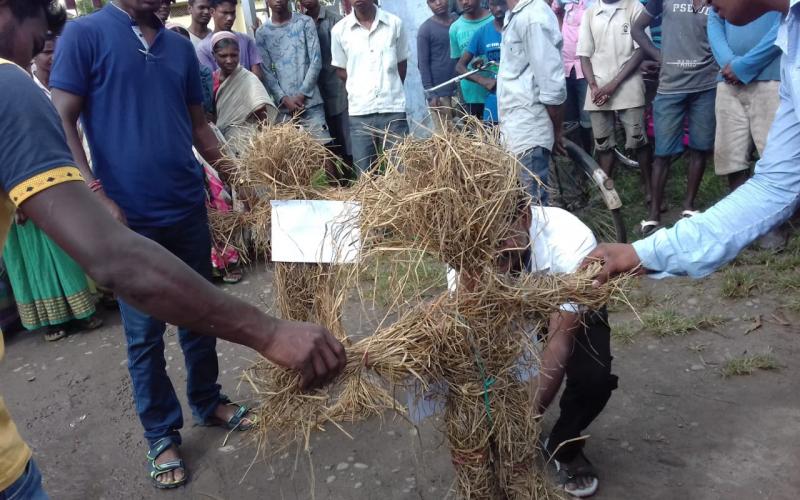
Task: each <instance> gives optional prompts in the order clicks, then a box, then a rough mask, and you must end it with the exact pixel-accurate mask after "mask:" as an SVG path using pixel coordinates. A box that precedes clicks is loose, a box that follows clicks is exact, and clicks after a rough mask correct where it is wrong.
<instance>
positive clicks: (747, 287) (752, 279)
mask: <svg viewBox="0 0 800 500" xmlns="http://www.w3.org/2000/svg"><path fill="white" fill-rule="evenodd" d="M758 281H759V276H758V272H757V271H756V270H754V269H752V268H748V269H742V268H736V267H730V268H728V269H726V270H725V271H724V272H723V273H722V287H721V288H720V294H721V295H722V296H723V297H725V298H729V299H741V298H745V297H750V296H751V295H753V292H754V291H755V290H756V289H757V288H758Z"/></svg>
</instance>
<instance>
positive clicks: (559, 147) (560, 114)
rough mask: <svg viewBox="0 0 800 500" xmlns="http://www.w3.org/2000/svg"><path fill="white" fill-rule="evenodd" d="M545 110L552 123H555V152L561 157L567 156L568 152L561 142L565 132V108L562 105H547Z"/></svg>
mask: <svg viewBox="0 0 800 500" xmlns="http://www.w3.org/2000/svg"><path fill="white" fill-rule="evenodd" d="M545 109H547V115H548V116H549V117H550V121H551V122H553V135H554V136H555V142H554V143H553V152H554V153H556V154H559V155H561V156H566V155H567V150H566V149H564V144H563V142H562V141H561V136H562V132H563V130H564V106H563V105H561V104H559V105H558V106H551V105H546V106H545Z"/></svg>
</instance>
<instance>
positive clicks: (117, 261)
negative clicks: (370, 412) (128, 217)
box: [21, 182, 277, 352]
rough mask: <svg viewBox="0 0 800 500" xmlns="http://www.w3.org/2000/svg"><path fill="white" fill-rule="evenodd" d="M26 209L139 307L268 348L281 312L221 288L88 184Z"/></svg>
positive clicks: (68, 187)
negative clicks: (115, 211) (122, 218)
mask: <svg viewBox="0 0 800 500" xmlns="http://www.w3.org/2000/svg"><path fill="white" fill-rule="evenodd" d="M21 208H22V209H23V210H24V211H25V213H26V214H27V215H28V217H29V218H30V219H31V220H32V221H33V222H34V223H35V224H36V225H37V226H39V227H40V228H41V229H42V230H43V231H44V232H45V233H46V234H47V235H48V236H50V237H51V238H52V239H53V240H54V241H55V242H56V243H57V244H58V245H59V246H60V247H61V248H63V249H64V251H65V252H66V253H67V254H69V255H70V256H72V258H73V259H75V261H77V262H78V264H79V265H80V266H81V267H82V268H83V269H84V270H85V271H86V272H87V273H88V274H89V275H90V276H91V277H92V278H94V279H95V280H96V281H97V283H98V284H99V285H101V286H104V287H108V288H110V289H111V290H114V292H115V293H117V294H118V295H119V296H120V297H121V298H122V299H124V300H125V301H126V302H128V303H130V304H131V305H132V306H134V307H136V308H137V309H141V310H142V311H146V312H147V313H148V314H150V315H152V316H154V317H157V318H159V319H161V320H163V321H166V322H169V323H173V324H176V325H181V326H183V327H186V328H189V329H192V330H193V331H195V332H197V333H199V334H203V335H213V336H215V337H219V338H222V339H226V340H229V341H231V342H236V343H238V344H242V345H245V346H248V347H251V348H253V349H256V350H258V351H259V352H265V351H266V348H265V346H264V343H265V342H268V341H269V339H270V338H271V337H272V335H265V333H267V334H270V333H272V332H273V331H274V329H275V326H276V324H277V323H276V320H275V319H274V318H269V317H267V316H265V315H264V314H261V313H260V312H259V311H258V309H256V308H255V307H254V306H252V305H249V304H246V303H244V302H242V301H240V300H237V299H235V298H233V297H231V296H229V295H227V294H225V293H223V292H221V291H220V290H218V289H217V288H215V287H214V286H213V285H212V284H211V283H209V282H208V281H206V280H204V279H203V278H202V277H200V276H199V275H198V274H197V273H195V272H194V271H192V270H191V269H190V268H189V267H188V266H187V265H186V264H184V263H183V262H182V261H181V260H180V259H178V258H177V257H175V256H174V255H172V254H171V253H169V252H167V251H166V250H165V249H164V248H162V247H161V246H160V245H158V244H156V243H154V242H152V241H150V240H148V239H146V238H143V237H140V236H139V235H137V234H136V233H134V232H133V231H131V230H129V229H128V228H126V227H125V226H123V225H121V224H119V223H118V222H117V221H115V220H114V219H113V218H112V217H111V215H110V214H109V213H108V212H107V211H106V210H104V209H103V207H102V205H101V204H100V203H99V202H98V201H97V199H96V198H95V197H94V196H92V193H91V192H90V191H89V190H88V188H87V187H86V185H85V184H83V183H78V182H67V183H63V184H59V185H56V186H53V187H51V188H49V189H46V190H45V191H43V192H41V193H39V194H37V195H34V196H33V197H31V198H30V199H28V200H27V201H25V202H24V203H23V204H22V207H21ZM86 214H92V216H91V217H86ZM133 269H135V270H136V271H135V272H131V270H133Z"/></svg>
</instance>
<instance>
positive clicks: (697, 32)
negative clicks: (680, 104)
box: [646, 0, 719, 94]
mask: <svg viewBox="0 0 800 500" xmlns="http://www.w3.org/2000/svg"><path fill="white" fill-rule="evenodd" d="M646 8H647V12H648V13H649V14H650V15H651V16H653V17H654V18H656V17H659V16H661V18H662V33H663V35H662V40H661V75H660V77H659V83H658V92H659V93H660V94H679V93H680V94H682V93H686V92H702V91H704V90H709V89H713V88H714V87H716V86H717V74H718V73H719V66H718V65H717V62H716V61H715V60H714V54H713V53H712V52H711V45H710V44H709V42H708V34H707V32H706V23H707V20H708V13H709V9H710V7H708V6H705V5H704V6H703V7H701V8H700V9H697V10H695V9H694V6H693V4H692V0H649V1H648V2H647V7H646Z"/></svg>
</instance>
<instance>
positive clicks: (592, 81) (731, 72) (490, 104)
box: [0, 0, 800, 498]
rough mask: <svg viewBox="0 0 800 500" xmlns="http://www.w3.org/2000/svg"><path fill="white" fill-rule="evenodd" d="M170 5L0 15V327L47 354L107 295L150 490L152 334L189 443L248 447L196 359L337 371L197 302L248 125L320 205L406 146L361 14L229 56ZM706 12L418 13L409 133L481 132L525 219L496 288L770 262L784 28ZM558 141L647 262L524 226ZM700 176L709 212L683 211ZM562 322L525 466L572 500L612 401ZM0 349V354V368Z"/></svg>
mask: <svg viewBox="0 0 800 500" xmlns="http://www.w3.org/2000/svg"><path fill="white" fill-rule="evenodd" d="M172 3H174V2H173V1H172V0H161V1H154V0H114V1H113V2H110V3H109V4H108V5H106V6H105V7H104V8H103V9H101V10H100V11H99V12H96V13H94V14H92V15H89V16H85V17H81V18H78V19H75V20H72V21H69V22H66V14H65V12H64V10H63V9H62V8H60V7H59V6H58V4H57V2H51V1H49V0H36V1H33V0H31V1H28V0H0V34H2V35H4V36H0V81H2V82H3V88H4V90H6V92H5V93H4V95H3V96H0V111H2V116H4V117H6V118H5V119H3V120H1V121H0V123H2V126H0V132H2V133H0V142H2V144H3V146H4V147H3V148H0V158H1V159H2V160H3V161H2V163H0V164H2V165H3V167H2V169H1V170H0V187H2V189H3V192H4V194H5V195H6V196H7V198H8V199H7V200H5V203H4V204H3V207H2V208H3V212H2V213H3V215H4V216H7V217H8V222H9V223H10V224H9V226H8V231H7V234H5V233H6V231H4V232H3V236H4V238H3V239H4V240H5V247H4V250H3V260H4V269H5V274H6V276H7V278H8V280H7V281H6V282H3V283H0V307H2V311H0V323H2V324H1V325H0V326H2V329H3V331H4V332H9V331H11V330H13V329H15V328H24V329H27V330H32V331H33V330H42V329H43V330H44V331H45V338H46V339H47V340H52V341H55V340H59V339H61V338H63V337H64V336H66V335H67V334H68V333H70V331H73V330H75V329H92V328H97V327H99V326H100V325H101V324H102V321H101V320H100V319H99V318H98V317H97V315H96V311H95V301H94V296H95V294H96V293H97V291H98V289H100V290H106V293H112V294H115V295H116V297H117V299H118V305H119V310H120V313H121V316H122V320H123V325H124V330H125V336H126V341H127V351H128V367H129V371H130V375H131V379H132V381H133V392H134V402H135V404H136V410H137V413H138V415H139V417H140V420H141V423H142V426H143V428H144V435H145V438H146V440H147V442H148V452H147V460H148V471H147V475H148V477H149V478H150V480H151V481H152V482H153V485H154V486H155V487H157V488H174V487H177V486H180V485H182V484H185V483H186V481H187V480H188V477H189V474H188V470H187V467H186V464H184V462H183V461H182V459H181V457H180V452H179V445H180V444H181V436H180V429H181V427H182V425H183V414H182V410H181V406H180V403H179V402H178V399H177V396H176V393H175V390H174V388H173V385H172V382H171V381H170V379H169V377H168V375H167V373H166V369H165V360H164V341H163V334H164V330H165V321H169V322H170V323H173V324H177V325H180V326H181V328H180V330H179V340H180V344H181V348H182V350H183V353H184V356H185V358H186V365H187V379H188V380H187V392H188V399H189V404H190V407H191V410H192V413H193V416H194V418H195V420H196V421H197V422H199V423H201V424H204V425H221V426H224V427H227V428H229V429H236V430H242V431H246V430H248V429H249V428H251V427H252V426H253V425H254V423H255V421H254V419H255V417H254V414H253V413H252V412H251V411H250V410H249V409H248V408H247V407H246V406H242V405H238V404H234V403H232V402H231V401H230V399H228V398H227V397H226V396H225V395H224V394H223V393H222V392H221V387H220V385H219V384H218V383H217V376H218V361H217V353H216V347H215V342H216V338H217V337H218V338H224V339H227V340H230V341H233V342H237V343H240V344H243V345H246V346H248V347H251V348H253V349H255V350H257V351H258V352H259V353H260V354H262V355H263V356H264V357H266V358H268V359H270V360H272V361H274V362H276V363H278V364H280V365H283V366H286V367H289V368H293V369H297V370H299V371H300V372H301V375H302V384H303V386H304V387H315V386H318V385H321V384H324V383H326V382H328V381H330V380H332V379H333V378H334V377H335V376H336V375H337V374H338V373H339V372H340V371H341V369H342V368H343V366H344V350H343V348H342V346H341V345H340V344H339V343H338V342H337V341H336V340H334V339H333V337H332V336H331V335H330V333H329V332H327V330H325V329H324V328H321V327H318V326H314V325H308V324H299V323H291V322H285V321H280V320H276V319H274V318H269V317H267V316H264V315H263V314H262V313H261V312H259V311H258V310H257V309H255V308H253V307H251V306H248V305H246V304H244V303H242V302H239V301H238V300H236V299H234V298H232V297H231V296H229V295H226V294H225V293H224V292H221V291H219V290H218V289H216V288H215V287H213V286H210V285H209V284H208V281H209V280H210V279H211V278H212V276H214V275H216V276H218V277H219V279H221V280H224V281H225V282H228V283H235V282H237V281H239V280H240V279H241V278H242V269H241V268H240V267H239V265H238V264H239V260H240V259H239V256H238V255H237V253H236V252H235V251H233V250H231V249H229V248H226V247H225V246H224V245H221V244H219V243H217V242H214V241H212V238H211V236H210V233H209V228H208V212H207V210H208V209H209V208H213V209H215V210H220V211H229V210H238V209H241V206H240V205H241V203H240V200H239V199H238V195H237V193H235V192H234V190H232V189H231V188H230V186H229V185H228V182H227V181H228V177H229V175H230V172H231V168H232V165H231V164H230V162H229V161H228V160H226V159H225V155H224V154H223V153H225V151H224V148H228V151H227V153H228V154H229V155H233V156H235V155H236V154H238V153H239V152H240V149H239V148H241V147H244V146H243V144H244V142H243V139H246V138H247V137H248V136H249V135H250V134H252V133H253V131H255V130H257V129H259V128H260V127H262V126H263V124H265V123H277V122H286V121H292V122H293V123H295V124H296V125H297V126H300V127H303V129H304V130H306V131H308V132H309V133H310V134H312V135H313V136H314V137H315V138H316V139H317V140H318V141H320V142H321V143H323V144H325V145H326V146H327V147H329V148H330V149H331V151H332V152H333V153H334V154H336V155H337V156H338V157H339V158H340V159H341V164H343V165H347V166H349V167H351V168H352V171H351V172H349V173H347V172H341V171H337V172H331V175H332V176H333V177H337V176H339V177H341V178H337V179H333V180H335V181H337V182H344V181H346V179H345V177H346V176H347V175H353V176H358V175H364V174H368V173H371V171H372V169H374V168H376V158H378V156H379V154H380V153H381V152H382V151H384V150H387V149H391V148H392V147H393V145H394V141H395V140H396V139H397V138H398V137H402V136H404V135H406V134H408V133H409V123H408V121H407V119H406V97H405V95H406V94H405V83H406V82H405V80H406V74H407V71H408V61H409V59H410V56H411V51H410V47H409V43H410V42H409V39H408V33H409V28H410V27H408V26H404V25H403V22H402V21H401V19H400V18H399V17H397V16H395V15H393V14H391V13H389V12H387V11H386V10H384V9H382V8H381V7H380V6H379V5H378V4H379V2H377V1H375V0H352V2H351V3H352V11H351V12H349V13H345V12H339V11H338V10H336V9H333V8H331V7H328V6H325V5H322V4H321V3H320V0H300V1H298V2H290V1H289V0H268V1H267V6H268V8H269V12H268V17H267V18H266V19H263V20H260V22H259V24H260V25H259V26H257V27H254V28H256V29H255V31H254V36H251V35H249V34H247V33H240V32H235V31H233V27H234V25H235V22H236V13H237V0H189V13H190V16H191V23H190V24H189V25H188V26H180V25H177V24H174V23H171V22H170V21H169V17H170V10H171V4H172ZM713 3H714V4H715V6H718V8H719V10H720V12H719V13H717V12H715V11H714V9H712V7H711V5H709V4H708V3H706V2H704V1H703V0H552V2H550V1H547V0H488V1H486V0H458V1H456V2H453V1H448V0H427V4H428V7H429V8H430V11H431V14H432V15H431V17H430V18H429V19H427V20H426V21H425V22H424V23H422V24H421V26H419V27H418V31H417V40H416V49H417V56H418V57H417V59H418V69H419V72H420V75H421V79H422V85H423V87H424V90H425V95H426V99H427V104H428V107H429V110H430V116H431V122H430V128H431V129H432V130H431V131H432V132H435V131H436V130H442V129H444V128H448V127H454V126H456V124H457V123H458V122H459V121H461V120H463V119H464V117H474V119H478V120H482V121H483V122H485V124H486V126H489V127H494V126H496V127H499V131H500V133H501V137H502V138H503V141H504V144H505V147H506V148H507V150H508V152H509V153H510V154H513V155H515V156H516V157H517V158H518V159H519V161H520V163H521V164H522V165H523V166H524V167H525V169H524V170H523V174H522V177H521V178H520V182H521V183H522V185H523V186H524V187H525V188H526V190H527V191H528V192H529V193H530V195H531V197H532V199H533V200H535V201H536V202H537V205H541V206H535V207H531V206H529V205H527V204H523V205H521V207H520V211H519V213H518V219H519V220H518V222H519V225H520V231H519V233H520V235H523V236H524V237H520V236H518V235H516V236H514V237H513V238H510V239H509V241H507V242H503V243H502V244H501V245H500V246H501V250H502V251H503V252H504V253H503V255H504V258H506V261H505V262H504V263H499V264H498V265H500V266H501V268H502V269H501V270H502V271H504V272H522V271H526V270H527V271H535V270H540V269H541V270H549V271H550V272H574V271H575V270H576V269H577V268H578V267H579V266H580V265H581V261H582V260H584V258H585V259H586V260H585V262H589V261H590V260H591V259H600V260H602V261H603V264H604V270H603V273H602V274H601V276H600V277H599V279H601V280H602V279H606V278H607V277H608V276H610V275H612V274H615V273H620V272H626V271H631V270H634V269H640V270H641V272H644V271H652V272H663V273H669V274H690V275H695V276H699V275H703V274H707V273H708V272H711V271H712V270H714V269H715V268H717V267H719V266H720V265H722V264H723V263H724V262H726V261H728V260H730V259H731V258H733V256H735V255H736V253H738V252H739V251H740V250H741V249H742V248H743V247H745V246H746V245H748V244H750V243H751V242H753V241H754V240H755V239H757V238H760V237H761V238H764V239H762V244H763V245H764V246H768V247H769V248H780V247H781V246H782V245H783V244H785V240H786V234H785V232H784V231H782V230H781V227H780V225H781V223H783V222H785V221H786V220H787V219H788V218H789V217H790V216H791V215H792V214H793V213H794V210H795V209H796V208H797V204H798V201H797V200H798V192H800V169H798V168H797V165H796V162H797V161H800V152H798V151H797V150H798V147H800V144H798V141H797V138H796V134H794V131H795V130H796V128H797V127H798V126H799V125H798V118H797V115H796V113H795V109H794V96H793V94H794V87H795V83H796V80H797V78H796V76H795V73H794V72H791V71H788V70H787V69H786V68H792V67H793V66H784V68H782V67H781V62H780V61H781V54H782V53H783V54H786V55H788V56H785V57H786V59H784V61H785V63H784V65H786V64H793V58H794V57H796V54H795V52H796V51H794V50H793V47H794V45H793V44H794V43H795V42H796V39H797V37H798V35H799V34H798V32H797V26H796V23H795V21H794V13H793V12H790V10H789V3H788V2H787V1H786V0H714V2H713ZM794 3H796V2H795V1H792V2H791V4H792V5H794ZM792 8H793V7H792ZM787 14H788V18H787V17H786V15H787ZM212 21H213V24H212ZM62 28H63V31H62ZM5 35H8V36H5ZM459 75H460V78H459ZM782 81H783V82H782ZM12 96H13V97H12ZM51 102H52V104H51ZM10 117H13V119H11V118H10ZM565 121H566V122H568V123H574V124H575V127H574V129H575V130H576V132H575V136H574V137H576V138H577V142H578V143H579V144H580V146H581V147H583V148H584V149H585V150H586V152H587V153H589V154H593V155H595V157H596V158H597V160H598V163H599V164H600V166H601V168H602V169H603V170H604V171H605V172H606V173H607V174H608V175H609V176H613V175H614V166H615V161H616V155H615V152H614V150H615V149H625V150H628V151H630V152H631V154H633V155H634V156H635V158H636V160H637V161H638V165H639V170H640V173H641V177H642V183H643V187H644V188H643V189H644V194H645V203H646V205H647V209H648V216H647V219H646V220H644V221H642V223H641V226H640V228H639V229H640V232H641V235H642V236H645V237H646V238H645V239H643V240H641V241H639V242H637V243H636V244H634V245H633V246H630V245H603V244H601V245H599V246H598V245H597V242H596V241H595V240H594V237H593V236H592V234H591V231H589V230H588V228H586V227H585V226H584V225H583V224H582V223H581V222H580V221H578V220H577V219H576V218H574V217H573V216H571V215H570V214H568V213H567V212H564V211H561V210H559V209H551V208H547V207H546V205H547V203H548V189H547V184H548V172H549V169H550V162H551V157H552V156H553V155H560V154H564V147H563V131H564V128H565V127H564V124H565ZM773 123H774V124H773ZM770 127H772V131H771V132H770ZM712 154H713V160H714V167H715V171H716V173H717V174H718V175H720V176H725V177H726V180H727V182H728V185H729V186H730V190H731V194H730V195H729V196H728V197H726V198H725V199H724V200H722V201H721V202H720V203H718V204H717V205H716V206H714V207H712V208H711V209H709V210H708V211H707V212H701V211H700V210H698V208H699V207H698V206H697V205H696V199H697V194H698V190H699V187H700V183H701V180H702V178H703V174H704V171H705V167H706V164H707V161H708V160H709V159H710V158H711V157H712ZM684 155H685V157H686V159H687V164H688V168H687V172H688V178H687V189H686V193H685V198H684V201H683V206H682V212H681V215H680V217H681V220H680V221H679V222H678V223H677V224H676V225H675V226H674V227H673V228H671V229H668V230H661V231H659V229H661V227H662V217H663V213H664V211H665V204H664V191H665V186H666V182H667V177H668V173H669V170H670V168H671V166H672V164H673V163H674V162H675V160H676V159H678V158H680V157H681V156H684ZM757 157H758V158H761V160H760V162H759V164H758V166H757V168H756V169H755V174H754V175H753V177H752V178H750V170H751V166H752V164H753V163H754V161H755V159H756V158H757ZM75 181H83V182H75ZM53 206H55V207H58V208H57V209H56V210H53V209H52V207H53ZM542 207H545V208H542ZM15 209H16V210H15ZM14 212H15V214H16V215H15V216H14V217H15V219H14V221H13V223H12V222H11V219H10V218H11V214H12V213H14ZM28 219H30V220H28ZM543 235H544V236H543ZM520 238H522V239H520ZM152 242H156V243H158V245H153V244H152ZM545 247H546V248H545ZM141 262H147V265H146V266H141ZM88 276H92V278H93V279H92V278H89V277H88ZM95 280H96V281H95ZM568 306H570V305H565V307H564V308H563V310H562V311H559V312H558V313H556V314H554V316H553V318H552V319H551V322H550V328H549V332H548V333H547V335H548V336H549V342H548V343H547V347H546V348H545V351H544V353H543V355H542V363H541V367H540V372H541V374H542V376H540V377H539V378H540V379H541V380H540V381H539V384H538V388H537V392H536V395H537V396H536V402H535V403H536V404H537V405H538V409H539V411H542V412H543V411H545V410H546V409H547V407H548V406H549V404H550V402H551V401H552V400H553V398H554V397H555V395H556V393H557V391H558V388H559V387H560V386H561V383H562V380H563V379H564V377H565V376H566V379H567V383H566V387H567V388H566V390H565V392H564V394H563V395H562V398H561V414H560V416H559V418H558V420H557V421H556V424H555V426H554V428H553V429H552V433H551V435H550V439H549V440H548V442H547V443H545V444H544V449H545V450H546V452H547V453H548V454H550V455H552V462H553V463H554V464H555V465H556V467H557V469H558V478H559V479H558V480H559V483H560V484H561V485H562V486H563V487H564V489H565V490H566V491H567V492H568V493H570V494H572V495H574V496H580V497H582V496H589V495H592V494H594V493H595V492H596V491H597V488H598V484H599V479H598V474H597V472H596V470H595V469H594V467H593V466H592V464H591V463H590V462H589V460H588V459H587V458H586V457H585V456H584V454H583V445H584V442H583V441H581V440H577V441H576V440H575V438H578V437H579V436H580V435H581V433H582V432H583V430H584V429H585V428H586V427H587V426H588V425H589V424H590V423H591V422H592V420H594V419H595V418H596V417H597V415H598V414H599V413H600V412H601V411H602V409H603V408H604V406H605V404H606V403H607V401H608V400H609V398H610V397H611V393H612V391H613V390H614V389H615V388H616V385H617V379H616V376H614V375H613V374H612V373H611V360H612V356H611V350H610V331H609V327H608V321H607V312H606V311H605V310H604V309H602V310H598V311H585V310H581V309H580V308H576V307H568ZM2 347H3V344H2V337H0V355H2ZM23 487H24V488H26V489H25V490H24V491H23V490H21V489H20V488H23ZM15 488H17V489H15ZM9 491H10V492H11V493H12V494H11V496H12V497H13V495H14V494H18V493H19V492H20V491H21V492H22V493H21V496H20V497H21V498H46V494H45V493H44V492H43V490H42V489H41V481H40V478H39V472H38V469H37V468H36V465H35V462H34V461H33V460H32V459H31V452H30V450H29V449H28V448H27V446H26V445H25V444H24V442H23V441H22V439H21V438H20V436H19V435H18V433H17V431H16V428H15V427H14V424H13V422H12V421H11V419H10V417H9V415H8V412H7V410H6V408H5V406H4V405H3V403H2V400H0V495H2V494H6V495H8V494H9ZM37 495H38V496H37Z"/></svg>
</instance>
